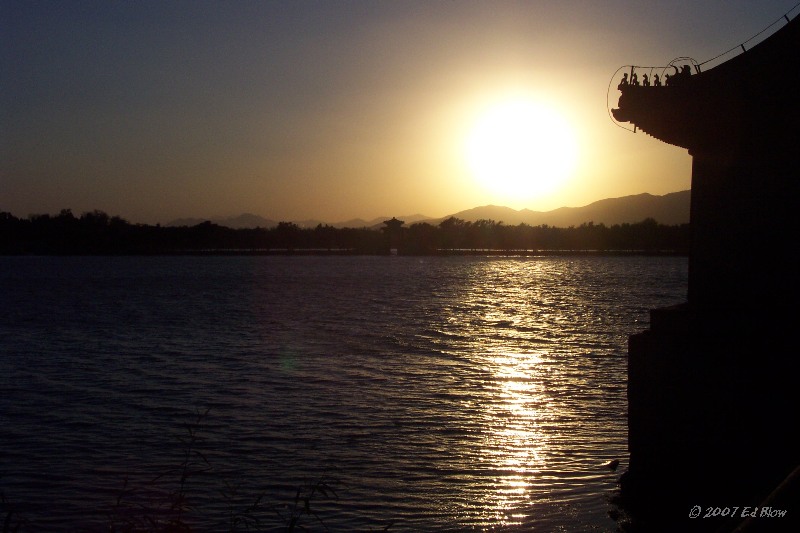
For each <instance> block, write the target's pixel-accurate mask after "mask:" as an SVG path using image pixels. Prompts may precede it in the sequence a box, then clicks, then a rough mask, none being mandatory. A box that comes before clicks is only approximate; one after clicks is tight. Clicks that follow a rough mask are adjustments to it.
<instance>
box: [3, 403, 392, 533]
mask: <svg viewBox="0 0 800 533" xmlns="http://www.w3.org/2000/svg"><path fill="white" fill-rule="evenodd" d="M208 414H209V410H206V411H204V412H201V411H197V412H196V413H195V417H194V419H193V421H192V422H190V423H187V424H186V425H185V430H186V432H185V434H184V435H182V436H179V437H178V440H179V442H180V443H181V446H182V454H181V462H180V463H179V464H178V465H177V466H176V467H175V468H172V469H169V470H167V471H165V472H163V473H161V474H158V475H157V476H155V477H152V478H150V479H148V480H146V481H143V482H134V481H132V480H131V478H130V477H128V476H125V478H124V479H123V482H122V488H121V489H120V490H119V491H118V493H117V494H116V497H115V498H114V503H113V504H112V506H111V509H110V510H109V511H108V513H107V514H106V515H105V516H106V520H105V521H104V523H105V525H104V529H105V530H106V531H107V532H108V533H191V532H192V527H191V522H193V520H191V518H195V517H196V516H197V514H198V510H197V509H196V507H195V506H194V505H193V504H192V503H191V502H192V500H191V498H190V497H189V496H190V489H191V487H192V481H193V480H194V479H195V478H197V477H198V476H201V475H205V474H209V473H210V472H212V471H213V470H214V468H213V466H212V465H211V463H210V462H209V460H208V458H207V457H206V455H205V454H204V453H203V452H202V451H201V450H200V444H201V441H202V438H201V430H202V428H203V424H204V422H205V420H206V418H207V417H208ZM220 477H221V480H222V484H223V485H224V486H223V487H222V488H221V489H219V492H218V493H219V495H220V497H221V498H222V500H223V501H224V502H225V503H226V504H227V514H226V519H225V522H224V524H219V523H218V524H217V525H216V526H215V527H214V529H213V530H214V531H227V532H230V533H234V532H236V531H242V530H246V531H261V530H262V527H264V526H265V525H266V524H263V523H262V521H264V522H268V524H269V526H268V529H269V530H270V531H276V530H278V529H283V530H284V531H286V532H287V533H294V532H296V531H309V530H310V529H311V524H318V525H319V526H321V527H322V528H323V529H324V530H325V531H328V530H329V529H328V526H327V525H326V524H325V522H324V521H323V519H322V516H321V513H320V511H319V506H318V504H319V503H320V502H324V501H328V502H332V501H336V500H338V499H339V495H338V494H337V489H338V487H339V486H340V485H341V481H339V480H338V479H335V478H332V477H329V476H328V475H327V474H326V475H323V477H322V478H321V479H319V480H318V481H316V482H314V483H309V484H306V485H302V486H301V487H299V488H298V489H297V491H296V493H295V495H294V499H293V500H292V501H291V503H286V504H281V505H273V506H265V505H264V503H263V499H264V493H261V494H259V495H258V496H257V497H255V498H253V497H252V496H251V495H248V494H243V493H242V489H241V484H240V483H233V482H231V481H230V480H228V479H226V478H225V477H224V476H220ZM276 515H277V520H278V522H279V524H280V525H279V526H278V527H277V528H276V527H275V525H276V524H275V522H276ZM267 516H269V517H271V519H269V520H267ZM0 519H2V520H3V530H2V533H20V532H24V531H36V528H35V526H34V524H33V523H32V522H31V521H29V520H26V519H25V518H23V517H22V516H20V515H19V513H18V512H17V511H16V510H15V508H14V507H13V506H12V505H11V503H10V502H9V501H8V500H7V499H6V497H5V495H4V494H3V493H2V492H0ZM392 524H393V523H392V522H390V523H389V524H388V525H387V526H386V527H384V528H383V529H382V530H381V531H387V530H388V529H389V528H390V527H391V526H392Z"/></svg>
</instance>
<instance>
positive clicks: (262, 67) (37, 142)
mask: <svg viewBox="0 0 800 533" xmlns="http://www.w3.org/2000/svg"><path fill="white" fill-rule="evenodd" d="M795 4H796V0H786V1H780V0H769V1H764V2H753V1H746V0H732V1H698V2H681V3H675V2H655V1H621V0H616V1H608V2H586V1H571V0H567V1H563V2H539V1H528V2H506V1H499V2H473V1H470V2H467V1H459V0H455V1H448V2H417V1H409V2H383V1H377V2H373V1H336V2H309V1H299V2H294V1H293V2H289V1H284V2H232V3H229V2H208V1H201V2H182V1H181V2H147V1H146V2H135V3H107V2H97V3H91V2H65V3H51V2H41V3H39V2H28V1H17V0H11V1H6V2H3V3H2V6H0V15H1V17H2V18H0V25H1V26H2V31H0V39H2V52H1V55H0V60H2V64H1V66H2V68H0V77H1V79H0V82H2V87H3V90H2V91H0V92H2V95H0V112H1V113H2V116H0V142H1V144H0V211H8V212H11V213H12V214H14V215H16V216H21V217H24V216H27V215H29V214H31V213H57V212H58V211H59V210H60V209H62V208H71V209H72V210H73V212H75V213H76V214H79V213H81V212H84V211H88V210H92V209H101V210H103V211H106V212H108V213H109V214H112V215H120V216H122V217H123V218H125V219H127V220H129V221H131V222H143V223H157V222H160V223H162V224H163V223H167V222H169V221H171V220H173V219H176V218H180V217H201V218H213V217H226V216H234V215H238V214H240V213H243V212H249V213H254V214H257V215H261V216H264V217H267V218H271V219H274V220H303V219H311V218H314V219H318V220H324V221H327V222H331V223H333V222H339V221H343V220H348V219H352V218H355V217H361V218H364V219H370V218H373V217H378V216H404V215H411V214H417V213H421V214H424V215H427V216H431V217H439V216H444V215H447V214H450V213H455V212H458V211H460V210H464V209H468V208H471V207H475V206H479V205H486V204H497V205H507V206H509V207H513V208H515V209H521V208H529V209H533V210H537V211H547V210H551V209H555V208H558V207H562V206H581V205H585V204H588V203H591V202H593V201H596V200H600V199H603V198H609V197H618V196H625V195H629V194H638V193H642V192H649V193H652V194H666V193H669V192H674V191H679V190H685V189H688V188H689V187H690V175H691V158H690V156H689V155H688V153H687V152H686V150H683V149H680V148H676V147H672V146H669V145H666V144H664V143H661V142H659V141H656V140H654V139H652V138H649V137H648V136H647V135H645V134H642V133H636V134H633V133H631V132H629V131H626V130H624V129H621V128H619V127H617V126H615V125H614V123H613V122H612V121H611V119H610V118H609V115H608V111H607V108H606V92H607V89H608V86H609V81H610V78H611V76H612V74H614V72H615V71H616V70H617V68H618V67H620V66H622V65H625V64H637V65H665V64H667V63H669V61H671V60H672V59H673V58H675V57H679V56H691V57H693V58H694V59H696V60H697V61H704V60H706V59H709V58H712V57H714V56H716V55H717V54H719V53H721V52H724V51H726V50H728V49H730V48H732V47H735V46H737V45H738V43H740V42H743V41H745V40H746V39H748V38H750V37H751V36H753V35H754V34H755V33H757V32H759V31H761V30H762V29H763V28H765V27H766V26H768V25H769V24H771V23H773V22H774V21H776V20H777V19H779V18H780V17H782V15H783V14H784V13H786V12H789V11H790V10H791V9H792V8H793V7H794V6H795ZM76 28H80V29H79V30H76ZM518 93H524V94H526V95H528V96H529V97H530V98H531V99H532V100H533V101H535V102H536V103H537V104H538V105H542V106H546V107H547V108H548V109H551V110H553V111H555V112H556V113H558V114H559V115H560V116H562V117H563V119H564V120H565V121H566V122H567V123H568V124H569V125H570V126H571V128H572V129H573V132H574V135H575V140H576V145H577V154H578V156H577V160H576V162H575V169H574V172H572V173H571V175H570V176H568V177H567V179H565V180H564V181H563V182H562V183H561V185H560V186H559V187H556V188H555V189H554V190H552V191H551V192H547V193H543V194H540V195H535V196H530V197H526V196H525V195H523V194H518V195H516V194H515V195H511V196H509V195H507V194H505V195H504V194H500V193H498V192H497V191H494V190H492V189H490V188H487V187H485V186H482V185H481V184H480V183H479V182H478V181H477V180H476V179H475V177H474V175H473V173H472V172H471V169H470V168H469V164H468V161H467V157H465V154H464V145H465V142H466V139H467V136H468V134H469V131H470V128H471V127H472V124H474V123H475V121H476V120H477V119H478V117H479V116H480V110H481V109H484V108H486V106H490V105H492V104H493V103H494V102H497V101H502V99H503V98H505V97H506V96H507V95H508V94H518ZM617 94H618V93H617V92H616V90H615V89H614V88H613V87H612V97H611V104H612V105H613V106H615V105H616V102H617ZM532 179H536V178H535V177H533V178H532Z"/></svg>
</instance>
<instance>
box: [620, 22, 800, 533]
mask: <svg viewBox="0 0 800 533" xmlns="http://www.w3.org/2000/svg"><path fill="white" fill-rule="evenodd" d="M779 22H780V24H781V27H780V28H779V29H777V30H775V31H774V33H772V35H770V36H769V37H767V38H766V39H764V40H763V41H761V42H760V43H758V44H757V45H755V46H752V47H750V48H749V49H748V48H746V47H745V46H744V45H741V53H740V54H738V55H736V56H735V57H733V58H732V59H729V60H728V61H725V62H723V63H721V64H719V65H717V66H715V67H714V68H711V69H708V70H705V71H704V70H703V68H702V66H703V64H697V63H695V62H694V61H692V60H690V59H689V58H680V59H679V60H677V61H674V62H673V63H671V64H670V65H669V66H668V67H665V68H660V69H654V68H650V67H646V68H645V67H630V68H628V67H625V72H624V74H623V76H622V79H621V80H616V79H615V80H612V82H616V81H619V85H618V86H617V88H618V89H619V91H620V93H621V95H620V98H619V104H618V107H617V108H616V109H612V110H611V113H612V115H613V118H614V119H615V120H616V121H617V122H618V123H620V124H621V125H623V124H625V123H628V124H630V125H632V126H633V130H634V131H637V130H641V131H642V132H645V133H647V134H648V135H651V136H653V137H654V138H656V139H658V140H661V141H663V142H666V143H669V144H672V145H675V146H679V147H681V148H685V149H687V150H688V151H689V154H690V155H691V156H692V185H691V195H692V196H691V211H690V219H691V231H692V242H691V250H690V257H689V286H688V295H687V301H686V302H685V303H683V304H680V305H676V306H674V307H670V308H664V309H654V310H651V312H650V318H651V320H650V329H649V330H647V331H644V332H641V333H639V334H636V335H633V336H631V337H630V339H629V353H628V355H629V359H628V404H629V406H628V426H629V452H630V461H629V465H628V469H627V471H626V472H625V473H624V474H623V475H622V477H621V479H620V485H621V495H622V498H621V500H622V502H623V506H624V507H625V509H626V510H627V511H628V513H629V515H630V516H631V522H632V524H634V525H638V526H639V527H638V529H634V530H635V531H733V530H734V529H735V528H737V527H739V528H741V529H740V531H762V530H765V529H761V527H766V526H767V525H768V523H767V522H765V521H764V520H765V519H763V517H762V518H758V517H756V518H752V517H751V518H750V519H749V521H748V520H747V517H746V516H743V515H742V512H741V511H742V507H744V506H750V507H751V509H750V511H752V508H753V507H759V509H760V508H763V506H764V505H765V503H764V502H765V501H766V502H769V505H770V506H771V507H772V508H775V509H780V508H781V506H783V507H782V508H783V509H786V510H787V511H788V515H787V517H784V518H782V519H773V521H772V522H770V523H769V525H770V527H775V528H777V529H774V530H775V531H789V530H792V527H790V526H789V524H790V523H792V524H796V520H797V519H798V515H800V496H798V494H800V491H799V490H798V484H799V483H800V481H798V480H800V470H797V471H796V469H797V468H798V465H800V441H799V440H798V439H797V437H795V434H796V433H797V429H798V422H797V420H798V418H799V417H798V414H797V411H798V407H800V380H798V377H800V374H799V373H798V368H800V363H798V359H800V357H799V354H798V349H797V337H798V336H797V333H796V330H797V328H798V325H797V318H798V313H797V306H798V301H799V300H798V296H799V295H798V285H799V284H800V283H799V282H798V278H799V277H800V268H798V267H799V266H800V262H799V261H798V260H797V259H796V254H797V252H796V250H795V248H796V241H797V236H796V233H795V230H794V229H793V228H794V227H795V226H796V219H797V218H798V217H800V202H799V201H800V195H798V184H800V166H799V165H800V21H798V19H797V17H795V18H794V19H790V18H789V16H788V15H785V16H784V17H783V18H782V19H781V20H780V21H779ZM618 72H620V71H618ZM776 489H778V490H776ZM770 498H771V499H770ZM776 502H777V503H776ZM781 502H783V503H781ZM787 502H788V503H787ZM737 506H738V507H739V509H738V510H737V511H736V512H734V511H733V508H734V507H737ZM698 507H699V510H700V512H701V516H699V517H697V518H693V517H692V516H691V515H692V513H696V512H697V508H698ZM715 507H719V508H720V509H723V510H724V508H726V507H727V508H728V512H727V513H726V514H725V515H722V512H724V511H721V512H720V513H718V514H717V515H716V516H715V517H709V518H704V517H703V516H702V515H704V514H705V513H707V510H708V509H709V508H710V509H712V512H713V509H714V508H715ZM792 517H793V518H792ZM781 520H782V521H781ZM748 528H756V529H748ZM769 530H770V531H772V529H769ZM794 530H795V531H800V529H794ZM737 531H739V530H737Z"/></svg>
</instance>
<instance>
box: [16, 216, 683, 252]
mask: <svg viewBox="0 0 800 533" xmlns="http://www.w3.org/2000/svg"><path fill="white" fill-rule="evenodd" d="M392 248H394V249H396V250H397V253H400V254H408V255H434V254H469V253H485V252H502V253H509V254H514V253H517V254H523V253H538V252H553V253H557V252H583V251H598V252H617V251H627V252H638V253H657V252H658V253H665V252H666V253H675V254H688V251H689V224H681V225H674V226H668V225H664V224H659V223H658V222H656V221H655V220H654V219H652V218H648V219H645V220H642V221H641V222H637V223H632V224H629V223H625V224H615V225H611V226H606V225H604V224H594V223H592V222H587V223H584V224H581V225H580V226H570V227H568V228H558V227H553V226H548V225H540V226H530V225H527V224H518V225H516V226H508V225H505V224H503V223H502V222H496V221H494V220H478V221H476V222H469V221H465V220H461V219H458V218H454V217H451V218H448V219H446V220H444V221H443V222H441V223H439V224H437V225H434V224H430V223H428V222H418V223H414V224H411V225H410V226H409V227H397V228H392V227H390V226H389V225H387V226H386V227H383V228H336V227H333V226H329V225H323V224H319V225H317V226H316V227H314V228H301V227H300V226H298V225H297V224H295V223H292V222H280V223H278V225H277V226H275V227H271V228H252V229H232V228H228V227H225V226H220V225H217V224H213V223H211V222H203V223H201V224H197V225H194V226H180V227H170V226H161V225H158V224H157V225H155V226H153V225H147V224H133V223H130V222H128V221H126V220H124V219H122V218H120V217H118V216H109V215H108V214H106V213H104V212H103V211H98V210H95V211H90V212H86V213H83V214H82V215H80V216H75V215H74V214H73V213H72V211H71V210H69V209H63V210H61V212H60V213H59V214H58V215H54V216H51V215H48V214H43V215H31V216H29V217H28V218H25V219H20V218H17V217H15V216H13V215H12V214H11V213H6V212H0V254H5V255H20V254H41V255H81V254H83V255H86V254H95V255H125V254H128V255H131V254H136V255H139V254H190V253H196V254H203V253H207V254H225V253H230V254H246V253H253V254H258V253H320V254H323V253H331V254H333V253H340V254H388V253H390V249H392Z"/></svg>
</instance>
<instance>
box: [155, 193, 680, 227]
mask: <svg viewBox="0 0 800 533" xmlns="http://www.w3.org/2000/svg"><path fill="white" fill-rule="evenodd" d="M690 195H691V191H688V190H686V191H680V192H673V193H669V194H665V195H663V196H658V195H653V194H648V193H642V194H635V195H631V196H623V197H621V198H607V199H605V200H599V201H597V202H593V203H591V204H589V205H585V206H583V207H560V208H558V209H554V210H552V211H531V210H530V209H519V210H517V209H511V208H510V207H502V206H494V205H486V206H483V207H474V208H472V209H467V210H465V211H459V212H458V213H453V214H452V215H448V216H445V217H441V218H431V217H426V216H424V215H420V214H417V215H407V216H398V217H397V218H399V219H400V220H402V221H404V222H405V223H406V226H410V225H411V224H414V223H415V222H427V223H429V224H433V225H437V224H439V223H440V222H441V221H443V220H446V219H448V218H450V217H455V218H459V219H461V220H465V221H467V222H475V221H476V220H481V219H483V220H494V221H495V222H503V223H504V224H506V225H508V226H516V225H518V224H521V223H525V224H528V225H530V226H541V225H548V226H554V227H558V228H567V227H569V226H579V225H581V224H583V223H584V222H594V223H595V224H605V225H607V226H610V225H613V224H623V223H626V222H627V223H635V222H641V221H642V220H644V219H646V218H654V219H655V220H656V221H657V222H659V223H661V224H666V225H675V224H686V223H688V222H689V199H690ZM390 218H392V217H391V216H389V215H387V216H383V217H377V218H373V219H371V220H364V219H361V218H355V219H351V220H346V221H343V222H336V223H332V224H331V223H326V222H322V221H319V220H295V221H292V222H293V223H294V224H297V225H298V226H300V227H301V228H313V227H316V226H317V225H319V224H323V225H325V224H328V225H330V226H333V227H335V228H374V227H382V226H383V221H384V220H389V219H390ZM206 220H208V219H202V218H180V219H177V220H173V221H172V222H170V223H168V224H167V226H195V225H197V224H200V223H202V222H205V221H206ZM211 222H213V223H214V224H218V225H220V226H225V227H228V228H232V229H241V228H256V227H261V228H272V227H275V226H277V225H278V222H277V221H274V220H270V219H268V218H264V217H260V216H258V215H253V214H251V213H244V214H242V215H239V216H238V217H229V218H224V219H223V218H217V219H212V220H211Z"/></svg>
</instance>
